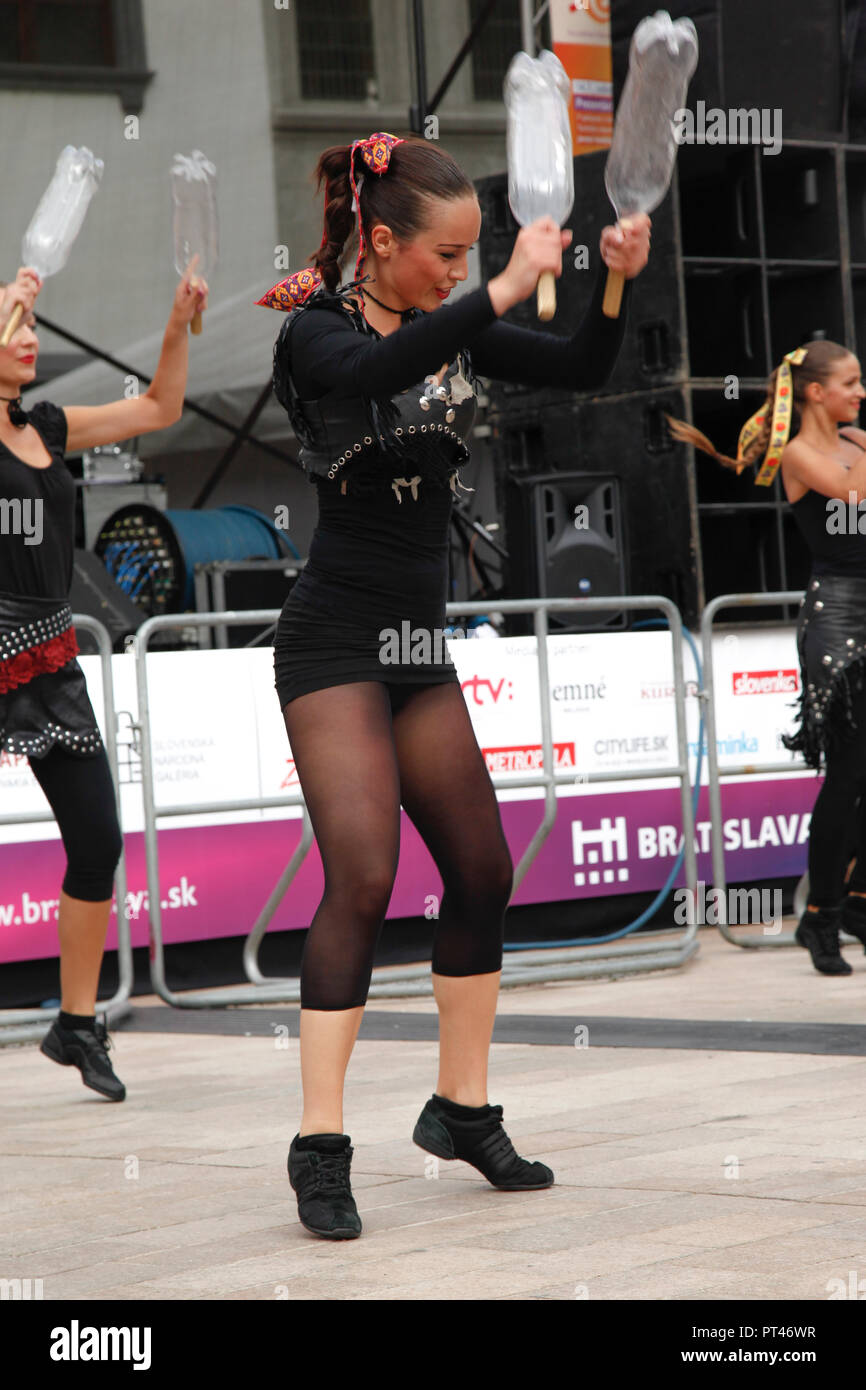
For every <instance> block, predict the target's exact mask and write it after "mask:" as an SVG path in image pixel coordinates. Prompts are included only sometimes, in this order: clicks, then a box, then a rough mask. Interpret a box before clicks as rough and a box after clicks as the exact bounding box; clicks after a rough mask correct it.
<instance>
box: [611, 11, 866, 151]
mask: <svg viewBox="0 0 866 1390" xmlns="http://www.w3.org/2000/svg"><path fill="white" fill-rule="evenodd" d="M665 8H666V9H667V11H668V13H669V14H670V16H671V18H672V19H683V18H686V19H691V20H692V22H693V23H694V25H695V28H696V30H697V34H698V44H699V46H700V55H699V58H698V66H697V68H696V70H695V73H694V76H693V78H692V80H691V82H690V84H689V92H688V97H687V105H688V108H689V109H690V110H691V111H696V109H697V103H698V102H699V101H703V102H705V103H706V105H707V108H710V107H721V108H722V109H724V110H730V109H732V108H734V109H745V110H750V109H753V108H756V109H758V110H767V111H770V112H772V111H773V110H777V109H778V110H782V111H783V112H784V117H783V130H782V135H783V138H784V139H788V138H789V137H797V138H800V139H816V138H824V139H826V138H828V137H833V136H835V137H837V138H838V137H840V136H841V135H842V133H843V128H844V120H845V95H846V94H845V83H846V71H847V64H848V62H849V61H850V45H851V37H850V28H851V26H850V24H849V23H848V21H849V20H850V9H851V7H850V5H847V4H846V3H845V0H670V3H669V4H666V5H665ZM652 10H653V7H652V6H651V5H648V4H647V3H646V0H616V3H615V4H613V5H612V6H611V46H612V52H613V83H614V96H615V99H616V100H618V99H619V94H620V92H621V91H622V87H623V83H624V82H625V77H626V73H627V72H628V50H629V44H630V42H631V36H632V34H633V32H634V30H635V28H636V27H637V25H638V24H639V23H640V21H641V20H642V19H643V18H644V17H645V16H646V15H647V14H651V13H652ZM846 29H847V30H848V33H847V34H846Z"/></svg>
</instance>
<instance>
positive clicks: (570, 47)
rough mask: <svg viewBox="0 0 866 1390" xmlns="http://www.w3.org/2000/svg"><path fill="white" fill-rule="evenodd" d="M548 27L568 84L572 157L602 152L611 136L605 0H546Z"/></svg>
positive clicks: (607, 4)
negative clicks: (547, 1) (547, 4)
mask: <svg viewBox="0 0 866 1390" xmlns="http://www.w3.org/2000/svg"><path fill="white" fill-rule="evenodd" d="M550 29H551V38H552V41H553V51H554V53H555V54H556V56H557V58H558V59H559V61H560V62H561V63H562V66H563V67H564V68H565V71H566V72H567V73H568V77H569V81H570V82H571V113H570V114H571V138H572V146H573V149H574V153H575V155H579V154H589V153H590V152H591V151H592V150H606V149H608V148H609V147H610V142H611V139H612V138H613V63H612V59H611V50H610V0H550Z"/></svg>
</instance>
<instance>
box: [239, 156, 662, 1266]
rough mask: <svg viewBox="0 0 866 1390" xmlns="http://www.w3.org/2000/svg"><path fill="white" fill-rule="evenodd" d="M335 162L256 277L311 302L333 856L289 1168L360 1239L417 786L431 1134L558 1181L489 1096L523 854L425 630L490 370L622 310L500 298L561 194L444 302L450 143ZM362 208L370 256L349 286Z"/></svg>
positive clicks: (298, 365) (334, 1221) (287, 391)
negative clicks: (299, 232) (433, 911)
mask: <svg viewBox="0 0 866 1390" xmlns="http://www.w3.org/2000/svg"><path fill="white" fill-rule="evenodd" d="M317 175H318V179H319V187H321V185H322V183H324V184H325V192H326V206H325V229H324V236H323V238H322V244H321V246H320V248H319V251H318V253H317V254H316V256H315V257H314V258H311V259H313V260H314V268H313V269H312V270H306V271H301V272H299V273H298V274H296V275H293V276H290V277H289V279H288V280H286V281H283V282H281V284H280V285H277V286H275V287H274V289H273V290H271V291H269V292H268V294H267V295H265V296H264V297H263V298H262V299H261V300H259V301H258V302H259V303H261V304H266V305H270V306H271V307H274V308H279V309H289V310H291V312H290V313H289V316H288V318H287V319H286V322H285V324H284V325H283V328H282V330H281V331H280V334H279V337H278V339H277V343H276V345H275V350H274V388H275V391H276V394H277V397H278V399H279V400H280V402H281V403H282V404H283V405H284V406H285V408H286V410H287V411H288V413H289V416H290V419H291V422H292V425H293V427H294V429H295V431H296V433H297V435H298V437H299V439H300V441H301V444H302V450H301V461H302V463H303V464H304V467H305V468H306V470H307V472H308V474H309V475H310V477H311V479H312V481H313V482H314V483H315V485H316V488H317V491H318V502H319V518H318V525H317V529H316V531H315V535H314V537H313V539H312V542H311V544H310V552H309V560H308V563H307V565H306V566H305V568H304V570H303V572H302V574H301V577H300V578H299V580H298V581H297V583H296V584H295V586H294V588H293V589H292V592H291V594H290V596H289V598H288V599H287V601H286V604H285V606H284V608H283V612H282V615H281V619H280V623H279V626H278V631H277V635H276V640H275V643H274V651H275V657H274V667H275V676H276V690H277V694H278V696H279V701H280V707H281V709H282V710H283V714H284V718H285V724H286V731H287V733H288V736H289V741H290V743H291V749H292V754H293V756H294V759H295V763H296V767H297V771H298V776H299V779H300V783H301V786H302V789H303V793H304V797H305V800H306V803H307V806H308V808H309V813H310V817H311V820H312V824H313V829H314V832H315V836H316V840H317V844H318V847H319V851H320V853H321V857H322V862H323V865H324V872H325V891H324V896H323V898H322V901H321V903H320V905H319V907H318V909H317V911H316V913H315V916H314V917H313V921H312V923H311V926H310V929H309V932H308V935H307V939H306V942H305V947H304V955H303V961H302V968H301V1073H302V1084H303V1093H304V1104H303V1115H302V1118H301V1123H300V1129H299V1132H298V1134H296V1135H295V1137H294V1139H293V1140H292V1143H291V1148H290V1152H289V1156H288V1169H289V1177H290V1181H291V1184H292V1186H293V1188H294V1189H295V1190H296V1192H297V1196H298V1211H299V1216H300V1219H301V1222H302V1223H303V1224H304V1226H305V1227H306V1228H307V1229H308V1230H309V1231H311V1232H313V1233H314V1234H316V1235H319V1236H323V1237H326V1238H331V1239H347V1238H352V1237H355V1236H357V1235H359V1234H360V1231H361V1221H360V1218H359V1216H358V1211H357V1207H356V1205H355V1201H354V1198H353V1196H352V1192H351V1185H350V1161H351V1157H352V1152H353V1150H352V1148H351V1140H350V1137H349V1135H348V1134H344V1133H343V1084H344V1079H345V1073H346V1067H347V1064H348V1061H349V1057H350V1055H351V1052H352V1048H353V1045H354V1042H355V1037H356V1035H357V1032H358V1026H359V1024H360V1021H361V1015H362V1013H363V1009H364V1004H365V1002H366V998H367V991H368V988H369V984H370V976H371V971H372V966H373V956H374V951H375V947H376V942H377V939H378V936H379V932H380V929H381V926H382V922H383V920H384V917H385V913H386V910H387V907H388V901H389V898H390V895H391V889H392V885H393V882H394V875H395V871H396V868H397V860H398V852H399V828H400V805H401V803H402V805H403V806H404V807H405V809H406V812H407V814H408V815H409V817H410V818H411V820H412V821H413V823H414V825H415V826H416V827H417V829H418V832H419V834H420V835H421V837H422V838H423V840H424V842H425V844H426V845H427V848H428V849H429V851H430V854H431V856H432V858H433V860H434V861H435V863H436V867H437V869H438V870H439V873H440V875H441V878H442V882H443V885H444V895H443V897H442V901H441V904H440V908H439V917H438V921H437V924H436V929H435V939H434V944H433V960H432V969H433V987H434V992H435V997H436V1002H437V1005H438V1009H439V1026H440V1062H439V1077H438V1083H437V1087H436V1092H435V1094H434V1095H433V1096H432V1097H431V1099H430V1100H428V1102H427V1104H426V1105H425V1106H424V1109H423V1111H422V1114H421V1116H420V1118H419V1120H418V1123H417V1125H416V1127H415V1131H414V1135H413V1137H414V1140H415V1142H416V1143H417V1144H419V1145H420V1147H421V1148H424V1149H426V1150H428V1151H429V1152H431V1153H434V1154H436V1155H438V1156H439V1157H442V1158H460V1159H465V1160H466V1161H467V1162H469V1163H471V1164H473V1165H474V1166H475V1167H476V1168H478V1169H479V1171H480V1172H481V1173H483V1174H484V1176H485V1177H486V1178H487V1179H488V1180H489V1181H490V1182H491V1183H492V1184H493V1185H494V1186H496V1187H501V1188H506V1189H511V1190H515V1189H527V1188H541V1187H548V1186H549V1185H550V1184H551V1183H552V1182H553V1174H552V1173H551V1171H550V1169H549V1168H547V1167H545V1165H544V1164H542V1163H531V1162H528V1161H527V1160H525V1159H523V1158H520V1157H519V1156H518V1155H517V1154H516V1153H515V1151H514V1149H513V1147H512V1144H511V1142H510V1140H509V1138H508V1136H507V1134H506V1133H505V1131H504V1129H503V1127H502V1123H501V1120H502V1107H501V1106H499V1105H490V1104H489V1103H488V1098H487V1059H488V1051H489V1047H490V1038H491V1033H492V1029H493V1021H494V1015H495V1012H496V996H497V991H498V988H499V976H500V968H501V962H502V940H503V916H504V912H505V908H506V905H507V903H508V900H509V896H510V893H511V887H512V864H511V858H510V855H509V851H508V845H507V843H506V840H505V836H504V833H503V830H502V824H501V821H500V817H499V810H498V806H497V801H496V796H495V794H494V790H493V786H492V783H491V780H490V777H489V775H488V772H487V768H486V766H485V762H484V759H483V757H482V754H481V752H480V750H479V747H478V744H477V742H476V739H475V735H474V733H473V731H472V725H471V722H470V719H469V714H468V711H467V708H466V704H465V701H464V698H463V694H462V691H461V688H460V684H459V681H458V679H457V673H456V670H455V668H454V666H453V663H452V662H451V660H450V658H448V657H447V655H446V656H445V658H444V660H441V661H439V662H437V661H436V660H435V659H432V660H431V659H430V655H429V653H430V652H431V651H432V652H435V651H436V643H435V640H433V638H434V634H435V633H436V632H437V631H438V632H441V630H442V629H443V628H444V626H445V601H446V592H447V545H448V528H449V515H450V511H451V504H452V494H453V493H455V492H456V490H457V487H458V486H460V487H465V484H463V483H462V482H460V479H459V477H458V466H459V465H460V464H461V463H462V462H464V461H465V460H466V459H467V458H468V457H469V450H468V447H467V443H466V441H467V440H468V437H469V434H470V430H471V427H472V420H473V416H474V412H475V397H474V391H473V385H472V383H473V380H474V373H476V372H477V373H480V374H483V375H484V376H491V377H498V378H500V379H505V380H509V381H517V382H525V383H527V384H529V385H535V386H557V387H562V388H565V389H571V390H578V389H587V388H592V387H596V386H599V385H600V384H601V383H602V382H603V381H604V379H605V377H606V376H607V375H608V373H609V371H610V369H611V366H612V364H613V362H614V360H615V358H616V354H617V352H618V349H619V345H620V342H621V339H622V335H623V328H624V316H621V317H620V318H619V319H617V320H609V319H605V318H604V317H603V316H602V313H601V300H602V297H603V292H604V275H603V274H602V273H599V276H598V281H597V285H596V291H595V295H594V298H593V301H592V306H591V308H590V309H589V311H588V313H587V315H586V317H585V318H584V320H583V322H582V323H581V325H580V327H579V328H578V329H577V331H576V332H575V333H574V335H573V336H572V337H570V338H560V337H556V336H555V335H553V334H546V333H538V332H534V331H530V330H522V329H519V328H515V327H511V326H509V325H506V324H503V323H498V322H497V320H498V319H499V318H500V317H501V315H502V314H504V313H505V312H506V310H507V309H509V308H511V307H512V306H513V305H515V304H518V303H519V302H520V301H521V300H524V299H527V298H529V297H530V296H534V295H535V291H536V285H537V282H538V279H539V276H540V275H541V273H542V272H543V271H553V272H554V274H556V275H559V274H560V273H561V270H562V252H563V248H564V247H566V246H568V245H569V242H570V239H571V233H569V232H566V233H563V232H561V231H560V229H559V227H558V226H557V225H556V224H555V223H554V222H553V220H552V219H542V220H541V221H538V222H536V223H534V224H533V225H532V226H530V227H527V228H525V229H524V230H522V231H521V232H520V234H519V235H518V237H517V241H516V244H515V247H514V251H513V254H512V256H511V259H510V261H509V262H508V265H507V266H506V268H505V270H504V271H503V272H502V274H500V275H497V276H495V277H494V278H493V279H491V280H490V281H489V283H487V284H486V285H484V286H483V287H482V288H481V289H478V290H475V291H474V292H472V293H470V294H467V295H466V296H465V297H463V298H461V300H460V302H459V303H458V304H456V305H453V306H448V307H443V306H444V301H445V300H446V299H447V298H448V296H449V294H450V293H451V291H452V290H453V289H454V287H455V286H456V285H457V284H458V283H459V282H460V281H462V280H465V279H466V276H467V274H468V270H467V254H468V252H469V250H470V248H471V246H472V245H473V243H474V242H475V241H477V238H478V234H479V230H480V226H481V211H480V208H479V204H478V199H477V197H476V194H475V190H474V188H473V186H472V184H471V182H470V181H469V179H468V178H467V177H466V175H465V174H464V173H463V172H462V170H461V169H460V168H459V167H458V165H457V164H456V163H455V162H454V160H453V159H452V158H451V157H450V156H449V155H447V154H446V153H444V152H443V151H442V150H441V149H439V148H438V147H437V146H436V145H435V143H432V142H430V141H426V140H420V139H413V138H409V139H406V140H400V139H398V138H397V137H395V136H392V135H387V134H382V133H380V134H377V135H373V136H370V137H369V139H367V140H357V141H355V143H354V144H353V145H351V146H348V145H345V146H335V147H332V148H330V149H328V150H326V151H325V152H324V154H323V155H322V156H321V158H320V160H319V164H318V169H317ZM356 215H357V218H358V232H359V253H358V260H357V263H356V267H355V279H354V281H353V282H352V283H351V284H350V285H348V286H346V287H345V288H344V289H342V290H339V289H338V287H339V285H340V278H341V275H340V268H341V267H340V262H341V258H342V257H343V254H344V250H345V248H346V245H347V243H348V242H349V240H350V238H351V236H352V233H353V231H354V229H355V218H356ZM648 250H649V219H648V218H647V217H645V216H642V217H640V218H637V219H635V220H634V221H633V223H632V224H631V225H630V226H629V227H628V228H627V229H626V230H625V231H623V230H621V229H619V228H613V227H607V228H605V230H604V232H603V234H602V237H601V253H602V257H603V259H604V261H605V262H606V263H607V265H609V266H611V267H612V268H613V269H615V270H620V271H622V272H623V273H624V274H625V275H626V276H627V277H633V276H634V275H636V274H637V273H638V271H639V270H640V269H641V268H642V267H643V266H644V265H645V264H646V261H647V256H648ZM362 265H363V268H364V272H365V274H364V278H363V279H361V278H360V273H361V267H362ZM629 289H630V287H629V286H626V295H627V296H628V293H629ZM626 302H627V300H626ZM445 364H447V367H446V366H445ZM443 373H444V376H443ZM427 377H430V378H433V377H436V378H438V379H439V386H438V387H437V384H436V382H434V381H433V380H432V379H431V380H430V381H425V378H427ZM440 387H441V389H439V388H440ZM443 396H447V399H442V397H443ZM422 397H423V399H422ZM407 622H408V625H409V626H408V629H404V627H403V625H404V624H405V623H407ZM404 630H408V631H409V632H411V633H412V634H413V640H416V639H415V636H414V634H417V633H418V632H419V631H421V632H423V633H424V634H426V635H427V638H428V641H427V643H426V644H424V643H420V644H419V648H420V650H418V651H417V653H416V651H415V650H414V649H413V653H412V654H413V655H414V654H417V656H418V660H416V661H411V660H405V659H403V660H402V661H401V660H397V659H396V657H395V654H394V644H393V640H392V639H393V635H394V634H401V633H402V632H403V631H404ZM425 645H426V649H427V655H425V652H424V647H425ZM401 655H402V656H403V657H404V658H405V657H406V655H407V653H405V652H403V653H401ZM392 658H393V659H392Z"/></svg>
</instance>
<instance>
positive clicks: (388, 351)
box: [287, 286, 496, 398]
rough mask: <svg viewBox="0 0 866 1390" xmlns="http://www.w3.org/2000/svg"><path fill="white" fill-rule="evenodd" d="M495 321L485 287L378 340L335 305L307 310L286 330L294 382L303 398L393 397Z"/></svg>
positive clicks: (434, 368) (433, 370)
mask: <svg viewBox="0 0 866 1390" xmlns="http://www.w3.org/2000/svg"><path fill="white" fill-rule="evenodd" d="M495 321H496V312H495V310H494V308H493V305H492V304H491V302H490V296H489V294H488V292H487V288H486V286H485V287H484V288H482V289H480V290H473V291H472V293H471V294H467V295H464V297H463V298H462V299H461V300H460V301H459V302H458V303H457V304H455V305H454V306H453V307H448V308H442V309H437V310H436V312H435V313H432V314H424V315H423V316H422V317H421V318H418V319H416V320H415V322H414V323H407V324H404V325H403V327H402V328H398V329H396V331H395V332H393V333H389V334H388V336H387V337H385V338H382V339H381V340H379V341H377V340H375V339H372V340H371V339H370V338H368V337H366V335H363V334H360V333H356V332H355V330H354V329H353V328H352V327H351V325H350V324H349V323H348V321H347V320H346V319H345V318H344V316H343V315H341V314H338V313H335V312H334V311H333V310H331V309H307V310H305V311H304V312H302V313H300V314H299V315H298V319H297V321H296V322H295V323H292V324H291V325H290V326H289V331H288V333H287V337H289V339H290V341H291V349H290V350H291V358H292V373H293V375H294V378H295V384H296V386H297V388H298V392H299V393H300V395H301V396H302V397H304V396H315V395H318V394H323V393H324V392H327V391H334V390H336V391H339V392H340V393H341V394H344V395H347V396H357V395H360V396H368V397H371V398H375V397H377V396H393V395H394V394H395V393H396V392H398V391H405V390H407V388H408V387H410V386H413V385H414V384H415V383H416V382H418V381H420V380H421V379H422V377H424V376H426V375H427V374H428V373H431V372H438V370H439V368H440V367H441V366H442V363H443V362H450V361H451V360H452V358H453V357H454V356H455V354H456V353H457V352H458V351H459V350H460V348H462V347H465V346H466V344H467V343H468V342H469V341H470V340H471V339H472V338H474V337H475V335H476V334H477V333H478V332H479V330H480V329H482V328H486V327H488V326H489V325H490V324H492V323H495Z"/></svg>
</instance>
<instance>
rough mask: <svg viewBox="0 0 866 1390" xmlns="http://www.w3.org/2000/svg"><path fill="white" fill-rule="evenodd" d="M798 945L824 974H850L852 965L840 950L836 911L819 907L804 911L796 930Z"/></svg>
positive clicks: (795, 937)
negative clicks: (814, 909) (815, 910)
mask: <svg viewBox="0 0 866 1390" xmlns="http://www.w3.org/2000/svg"><path fill="white" fill-rule="evenodd" d="M794 940H795V941H796V943H797V945H798V946H802V947H804V949H805V950H807V951H808V952H809V955H810V956H811V957H812V964H813V965H814V967H815V969H816V970H820V972H821V974H822V975H850V974H851V973H852V971H851V967H850V965H849V964H848V962H847V960H845V958H844V956H843V955H842V952H841V951H840V950H839V919H838V914H837V913H836V912H832V911H830V910H829V909H828V908H823V907H822V908H819V910H818V911H817V912H809V911H808V910H807V911H806V912H804V913H803V916H802V917H801V918H800V923H799V926H798V927H797V930H796V931H795V932H794Z"/></svg>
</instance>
